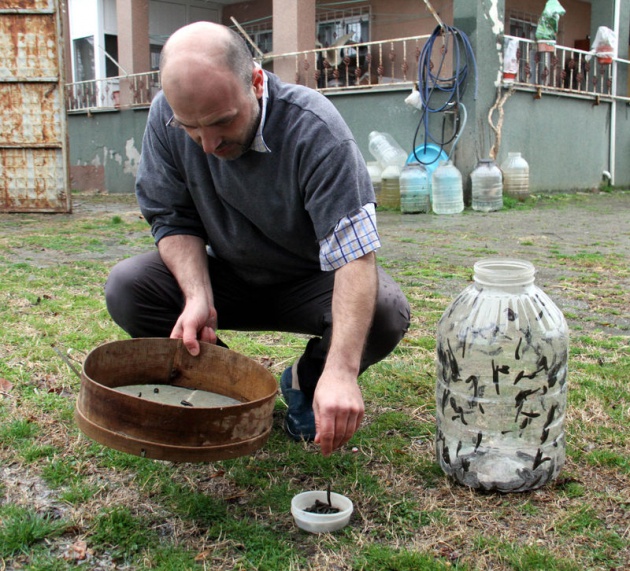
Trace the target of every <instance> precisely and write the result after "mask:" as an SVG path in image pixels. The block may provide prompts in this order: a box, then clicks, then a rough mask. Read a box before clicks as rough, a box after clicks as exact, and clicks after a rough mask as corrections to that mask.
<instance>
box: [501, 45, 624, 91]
mask: <svg viewBox="0 0 630 571" xmlns="http://www.w3.org/2000/svg"><path fill="white" fill-rule="evenodd" d="M506 37H507V38H510V39H513V40H517V41H518V50H517V59H518V71H517V72H516V77H515V78H514V79H513V81H506V79H505V77H504V83H506V84H508V83H509V84H511V85H514V87H515V88H516V89H528V90H531V91H533V92H535V93H536V96H538V97H540V96H542V94H543V93H553V94H555V95H561V96H570V97H584V98H589V99H593V100H595V101H599V100H601V99H604V100H606V99H608V100H612V99H615V100H622V101H630V98H629V97H628V94H627V84H625V82H624V84H623V85H616V83H617V82H616V79H618V78H615V77H614V74H615V72H616V73H617V75H618V76H619V75H622V74H620V71H621V70H622V69H623V68H622V67H621V66H625V72H626V73H625V74H623V77H625V78H627V72H628V64H629V63H630V62H629V61H627V60H623V59H620V58H614V57H609V56H607V55H605V54H604V57H598V56H597V55H595V54H594V53H593V52H587V51H584V50H578V49H574V48H569V47H565V46H559V45H555V46H553V47H551V48H547V47H546V44H544V45H539V44H538V43H537V42H535V41H532V40H526V39H524V38H515V37H512V36H506ZM541 50H549V51H541ZM613 63H614V64H616V65H613ZM615 91H616V92H615Z"/></svg>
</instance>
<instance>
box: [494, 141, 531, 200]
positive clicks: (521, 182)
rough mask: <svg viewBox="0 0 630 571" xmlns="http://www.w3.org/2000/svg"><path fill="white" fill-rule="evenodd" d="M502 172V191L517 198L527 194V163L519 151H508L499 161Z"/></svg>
mask: <svg viewBox="0 0 630 571" xmlns="http://www.w3.org/2000/svg"><path fill="white" fill-rule="evenodd" d="M501 171H502V172H503V192H504V193H505V195H506V196H511V197H512V198H516V199H518V200H525V199H526V198H527V197H528V196H529V165H528V164H527V161H526V160H525V159H524V158H523V157H522V156H521V153H516V152H513V153H508V156H507V158H506V159H505V160H504V161H503V162H502V163H501Z"/></svg>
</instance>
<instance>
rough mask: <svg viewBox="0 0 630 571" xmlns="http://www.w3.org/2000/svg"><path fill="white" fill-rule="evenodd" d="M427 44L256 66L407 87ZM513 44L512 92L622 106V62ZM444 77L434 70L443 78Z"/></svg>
mask: <svg viewBox="0 0 630 571" xmlns="http://www.w3.org/2000/svg"><path fill="white" fill-rule="evenodd" d="M429 37H430V36H428V35H424V36H413V37H408V38H397V39H393V40H384V41H378V42H364V43H356V44H346V45H344V46H340V47H333V48H330V47H329V48H319V49H314V50H307V51H301V52H293V53H284V54H278V55H273V54H267V55H265V56H262V57H261V58H260V60H259V61H260V63H261V64H262V65H263V66H264V67H265V68H271V69H272V68H273V67H274V66H276V65H290V66H291V69H294V70H295V76H294V81H295V83H298V84H301V85H306V86H308V87H311V88H313V89H317V90H319V91H323V92H327V93H331V92H334V91H352V90H355V91H357V90H365V89H368V90H371V91H373V90H376V89H383V90H391V89H393V88H411V86H412V85H413V84H414V83H415V82H416V81H417V75H418V71H417V66H418V59H419V57H420V54H421V52H422V49H423V47H424V45H425V43H426V41H427V39H428V38H429ZM508 37H509V36H508ZM514 39H515V40H518V42H519V49H518V52H517V57H518V72H517V74H516V77H515V78H514V81H513V85H514V86H515V87H516V88H517V89H521V90H530V91H532V92H534V94H535V96H537V97H539V96H542V93H546V92H552V93H554V94H556V95H560V96H571V97H585V98H589V99H593V100H595V101H599V100H600V99H604V100H612V99H616V100H625V101H630V98H628V96H627V89H626V83H625V78H626V77H627V73H628V64H629V63H630V62H628V61H627V60H623V59H619V58H614V62H615V64H616V65H611V64H604V63H602V62H601V60H599V59H598V58H597V57H596V56H594V55H593V54H592V53H590V52H586V51H583V50H577V49H572V48H568V47H564V46H558V45H557V46H555V48H554V51H553V52H541V51H539V49H538V46H537V44H536V42H533V41H530V40H525V39H522V38H514ZM436 57H437V56H436ZM287 62H288V64H287ZM435 63H437V62H435ZM445 63H447V62H445ZM450 71H451V70H450V69H447V68H446V67H443V68H442V72H444V76H445V77H448V76H449V74H450ZM620 72H624V73H620ZM615 73H617V74H618V76H621V77H623V78H624V81H623V85H618V86H617V93H613V87H614V86H615V83H616V81H615V80H616V78H615V77H614V75H613V74H615ZM159 89H160V78H159V73H158V72H157V71H154V72H150V73H139V74H133V75H127V76H120V77H110V78H107V79H96V80H93V81H81V82H77V83H70V84H68V85H67V86H66V107H67V110H68V111H69V112H87V111H110V110H116V109H119V108H130V107H131V108H133V107H146V106H148V105H150V103H151V100H152V99H153V97H154V96H155V94H156V93H157V92H158V91H159Z"/></svg>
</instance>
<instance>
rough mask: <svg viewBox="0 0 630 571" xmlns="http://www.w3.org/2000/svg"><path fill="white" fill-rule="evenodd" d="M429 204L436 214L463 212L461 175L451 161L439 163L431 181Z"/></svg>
mask: <svg viewBox="0 0 630 571" xmlns="http://www.w3.org/2000/svg"><path fill="white" fill-rule="evenodd" d="M431 203H432V206H433V212H435V213H436V214H457V213H458V212H462V210H464V187H463V183H462V173H460V172H459V169H458V168H457V167H456V166H455V165H454V164H453V161H451V160H448V161H441V162H440V166H438V168H436V169H435V171H434V172H433V177H432V180H431Z"/></svg>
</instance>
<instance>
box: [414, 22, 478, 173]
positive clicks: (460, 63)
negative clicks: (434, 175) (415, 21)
mask: <svg viewBox="0 0 630 571" xmlns="http://www.w3.org/2000/svg"><path fill="white" fill-rule="evenodd" d="M436 41H438V42H439V46H438V49H439V50H440V51H441V52H442V53H441V54H440V56H439V58H438V60H436V61H439V65H438V66H437V70H436V72H435V73H434V72H433V70H432V69H431V59H432V56H433V52H434V49H435V47H436ZM451 49H452V50H453V74H452V75H451V76H448V77H442V76H441V73H442V69H443V67H444V62H445V61H446V58H447V56H448V55H449V54H450V50H451ZM471 69H472V73H473V76H474V81H475V94H474V97H475V99H476V98H477V62H476V60H475V54H474V53H473V49H472V46H471V45H470V41H469V40H468V36H466V34H465V33H464V32H462V31H461V30H458V29H457V28H454V27H452V26H446V25H444V26H437V27H436V28H435V30H434V31H433V33H432V34H431V36H430V38H429V39H428V40H427V42H426V44H425V45H424V48H423V49H422V52H421V53H420V58H419V59H418V91H419V93H420V101H421V102H422V115H421V117H420V121H419V123H418V126H417V128H416V132H415V134H414V138H413V149H414V151H413V152H414V156H415V158H416V160H418V162H420V163H422V164H424V165H427V164H431V163H433V162H435V161H436V160H438V158H439V156H440V154H441V151H442V150H443V149H444V146H445V145H448V144H451V143H452V145H451V149H450V152H449V157H451V156H452V155H453V151H454V150H455V145H456V144H457V141H458V140H459V137H460V135H461V132H462V130H463V129H464V127H465V125H466V117H467V114H466V108H465V107H464V105H463V104H462V102H461V100H462V98H463V96H464V93H465V92H466V87H467V86H468V76H469V72H470V70H471ZM436 92H437V93H438V94H446V95H445V96H440V97H439V98H438V99H439V101H440V102H439V103H438V104H437V105H435V106H434V103H435V97H434V96H435V94H436ZM451 110H453V111H455V112H456V113H457V114H458V115H457V118H456V121H455V129H454V132H453V134H452V135H451V136H450V137H449V138H448V139H446V137H445V126H446V117H445V116H443V118H442V129H441V133H440V136H439V137H437V136H434V135H433V134H432V133H431V132H430V129H429V114H432V113H442V114H444V113H445V112H446V111H451ZM460 115H461V116H460ZM422 125H424V145H425V151H426V145H427V144H428V143H429V142H433V143H435V144H436V145H438V146H439V147H440V152H439V153H438V154H437V156H436V157H435V158H434V159H433V160H432V161H431V162H429V163H427V162H423V161H422V160H421V159H420V158H418V156H417V155H416V140H417V137H418V133H419V132H420V127H421V126H422Z"/></svg>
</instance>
